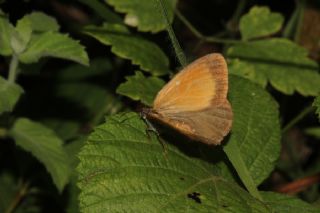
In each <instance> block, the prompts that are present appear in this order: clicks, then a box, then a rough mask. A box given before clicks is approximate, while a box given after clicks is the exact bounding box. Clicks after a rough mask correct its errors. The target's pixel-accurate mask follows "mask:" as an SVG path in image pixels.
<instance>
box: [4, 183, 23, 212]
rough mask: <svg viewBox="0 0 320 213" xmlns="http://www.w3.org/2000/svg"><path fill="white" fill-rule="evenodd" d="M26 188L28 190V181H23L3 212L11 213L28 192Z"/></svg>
mask: <svg viewBox="0 0 320 213" xmlns="http://www.w3.org/2000/svg"><path fill="white" fill-rule="evenodd" d="M28 190H29V182H24V183H23V184H22V185H21V187H20V189H19V191H18V192H17V194H16V196H15V197H14V199H13V200H12V202H11V203H10V205H9V207H8V208H7V210H6V211H5V212H6V213H12V212H13V211H14V210H15V209H16V208H17V206H18V205H19V203H20V202H21V200H22V199H23V198H24V197H25V195H26V194H27V193H28Z"/></svg>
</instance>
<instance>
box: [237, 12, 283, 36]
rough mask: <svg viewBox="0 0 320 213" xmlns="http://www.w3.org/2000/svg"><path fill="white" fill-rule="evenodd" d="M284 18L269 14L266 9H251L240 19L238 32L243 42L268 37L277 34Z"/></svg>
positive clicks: (278, 14) (272, 13)
mask: <svg viewBox="0 0 320 213" xmlns="http://www.w3.org/2000/svg"><path fill="white" fill-rule="evenodd" d="M283 21H284V18H283V16H282V15H281V14H280V13H274V12H270V9H269V8H268V7H257V6H255V7H252V8H251V9H250V11H249V13H247V14H245V15H244V16H242V17H241V19H240V26H239V27H240V32H241V35H242V39H243V40H249V39H252V38H257V37H262V36H268V35H271V34H274V33H276V32H278V31H279V30H280V29H281V27H282V24H283Z"/></svg>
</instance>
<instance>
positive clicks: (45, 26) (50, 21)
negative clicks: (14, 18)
mask: <svg viewBox="0 0 320 213" xmlns="http://www.w3.org/2000/svg"><path fill="white" fill-rule="evenodd" d="M23 18H26V19H29V20H30V22H31V26H32V29H33V31H36V32H46V31H59V29H60V26H59V24H58V22H57V20H56V19H55V18H53V17H51V16H48V15H47V14H45V13H42V12H32V13H31V14H28V15H25V16H24V17H23Z"/></svg>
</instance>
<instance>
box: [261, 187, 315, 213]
mask: <svg viewBox="0 0 320 213" xmlns="http://www.w3.org/2000/svg"><path fill="white" fill-rule="evenodd" d="M261 194H262V196H263V200H264V201H265V203H266V205H267V206H269V207H270V209H272V212H274V213H302V212H308V213H312V212H314V213H316V212H320V208H319V207H318V208H317V207H314V206H312V205H310V204H308V203H306V202H304V201H302V200H300V199H298V198H295V197H291V196H288V195H283V194H278V193H274V192H261Z"/></svg>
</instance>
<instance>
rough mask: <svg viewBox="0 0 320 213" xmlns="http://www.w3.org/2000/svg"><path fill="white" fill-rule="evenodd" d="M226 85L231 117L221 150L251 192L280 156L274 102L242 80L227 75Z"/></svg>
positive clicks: (277, 114) (276, 109) (277, 119)
mask: <svg viewBox="0 0 320 213" xmlns="http://www.w3.org/2000/svg"><path fill="white" fill-rule="evenodd" d="M229 85H230V91H229V100H230V102H231V105H232V110H233V113H234V120H233V125H232V130H231V136H230V138H229V141H228V143H227V144H226V145H225V146H224V151H225V152H226V154H227V156H228V158H229V160H230V161H231V163H232V165H233V166H234V168H235V169H236V170H237V173H238V175H239V176H240V178H241V180H242V181H243V183H244V184H245V186H246V187H247V189H248V190H249V191H250V193H252V194H254V193H257V191H256V187H257V186H258V185H259V184H261V182H262V181H263V180H265V179H266V178H267V177H268V176H269V175H270V173H271V171H272V170H273V169H274V166H275V162H276V160H277V159H278V158H279V155H280V146H281V143H280V135H281V132H280V124H279V110H278V105H277V103H276V102H275V101H274V100H273V98H272V97H271V96H270V94H269V93H268V92H266V91H265V90H264V89H262V88H261V87H260V86H259V85H256V84H253V83H251V82H250V81H248V80H246V79H243V78H240V77H237V76H233V75H230V84H229ZM255 196H257V197H259V195H257V194H255Z"/></svg>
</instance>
